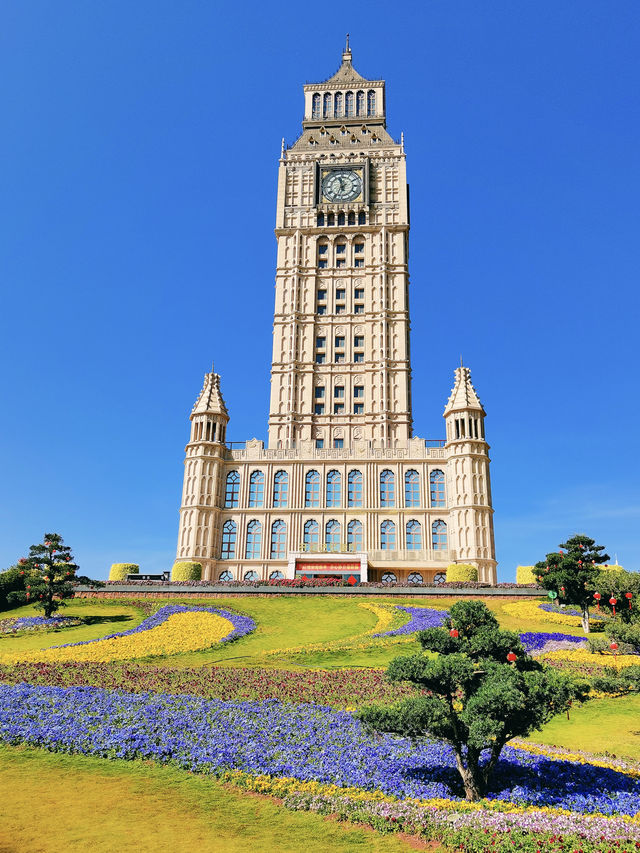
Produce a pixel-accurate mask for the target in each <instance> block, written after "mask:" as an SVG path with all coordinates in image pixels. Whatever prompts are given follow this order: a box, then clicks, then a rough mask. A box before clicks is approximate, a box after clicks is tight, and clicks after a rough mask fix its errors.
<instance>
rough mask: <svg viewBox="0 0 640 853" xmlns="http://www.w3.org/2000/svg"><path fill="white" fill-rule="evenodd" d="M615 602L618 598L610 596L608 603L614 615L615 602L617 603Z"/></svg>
mask: <svg viewBox="0 0 640 853" xmlns="http://www.w3.org/2000/svg"><path fill="white" fill-rule="evenodd" d="M617 603H618V599H617V598H610V599H609V604H610V605H611V606H612V607H613V615H614V616H615V615H616V604H617Z"/></svg>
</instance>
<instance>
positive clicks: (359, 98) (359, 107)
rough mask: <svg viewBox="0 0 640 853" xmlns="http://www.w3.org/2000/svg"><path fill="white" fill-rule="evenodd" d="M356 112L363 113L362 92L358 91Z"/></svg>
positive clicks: (361, 114)
mask: <svg viewBox="0 0 640 853" xmlns="http://www.w3.org/2000/svg"><path fill="white" fill-rule="evenodd" d="M356 114H357V115H359V116H363V115H364V92H358V94H357V95H356Z"/></svg>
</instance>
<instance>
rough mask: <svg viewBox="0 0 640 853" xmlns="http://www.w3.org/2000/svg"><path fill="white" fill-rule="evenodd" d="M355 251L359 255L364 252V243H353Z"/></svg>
mask: <svg viewBox="0 0 640 853" xmlns="http://www.w3.org/2000/svg"><path fill="white" fill-rule="evenodd" d="M353 251H354V252H355V253H356V254H358V255H359V254H360V253H361V252H364V243H354V244H353Z"/></svg>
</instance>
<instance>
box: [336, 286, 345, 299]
mask: <svg viewBox="0 0 640 853" xmlns="http://www.w3.org/2000/svg"><path fill="white" fill-rule="evenodd" d="M346 297H347V291H346V290H345V289H344V288H343V287H339V288H338V289H337V290H336V299H337V300H340V299H346Z"/></svg>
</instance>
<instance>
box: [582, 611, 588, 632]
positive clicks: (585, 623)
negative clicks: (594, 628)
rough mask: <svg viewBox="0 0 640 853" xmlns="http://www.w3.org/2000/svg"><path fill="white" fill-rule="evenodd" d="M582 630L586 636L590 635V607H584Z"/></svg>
mask: <svg viewBox="0 0 640 853" xmlns="http://www.w3.org/2000/svg"><path fill="white" fill-rule="evenodd" d="M582 630H583V631H584V632H585V634H588V633H589V605H588V604H583V605H582Z"/></svg>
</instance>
